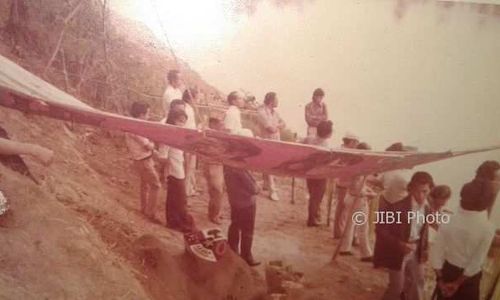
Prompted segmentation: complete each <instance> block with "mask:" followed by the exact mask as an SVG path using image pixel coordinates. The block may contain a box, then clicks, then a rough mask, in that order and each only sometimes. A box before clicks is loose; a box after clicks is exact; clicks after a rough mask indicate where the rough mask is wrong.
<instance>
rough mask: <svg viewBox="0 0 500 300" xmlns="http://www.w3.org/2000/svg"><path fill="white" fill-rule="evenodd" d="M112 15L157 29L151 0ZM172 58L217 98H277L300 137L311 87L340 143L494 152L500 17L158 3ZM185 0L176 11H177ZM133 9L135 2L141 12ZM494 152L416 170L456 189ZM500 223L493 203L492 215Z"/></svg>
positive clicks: (368, 5) (389, 5) (375, 7)
mask: <svg viewBox="0 0 500 300" xmlns="http://www.w3.org/2000/svg"><path fill="white" fill-rule="evenodd" d="M127 1H129V2H128V4H127V5H122V6H121V7H118V8H119V10H120V11H121V12H123V13H124V14H126V15H128V16H130V17H133V18H136V19H139V20H142V21H143V22H145V23H146V24H147V25H148V26H149V27H151V28H152V29H153V30H154V31H156V32H157V33H159V30H158V23H157V20H156V15H155V14H154V13H153V11H152V10H151V7H150V6H149V5H148V4H146V3H149V1H137V2H135V1H133V0H127ZM156 2H157V3H160V2H161V3H162V4H161V5H160V6H161V7H158V8H157V9H158V11H159V12H160V15H161V16H162V20H163V22H164V24H165V27H166V28H167V32H168V35H169V37H170V39H171V41H172V44H173V46H174V48H175V50H176V52H177V54H178V55H179V56H180V57H182V58H183V59H184V60H186V61H187V62H188V63H189V64H190V65H191V66H192V67H193V68H194V69H195V70H196V71H198V72H199V73H200V74H201V75H202V76H203V77H204V79H205V80H207V81H208V82H210V83H211V84H213V85H215V86H216V87H218V88H219V89H221V90H222V91H224V92H229V91H231V90H234V89H238V88H243V89H245V90H248V91H251V92H253V93H254V94H255V96H257V98H258V99H262V98H263V96H264V94H265V93H266V92H268V91H275V92H277V93H278V96H279V99H280V108H279V111H280V112H281V114H282V116H283V118H284V119H285V121H286V122H287V123H288V125H289V127H291V128H292V129H294V130H297V131H299V133H303V131H304V127H305V122H304V121H303V107H304V105H305V104H306V103H307V102H308V101H309V100H310V97H311V93H312V91H313V90H314V89H315V88H316V87H322V88H323V89H324V90H325V91H326V99H325V100H326V102H327V103H328V106H329V108H330V112H331V116H332V120H333V122H334V125H335V130H336V138H335V140H336V141H337V142H339V140H340V137H341V136H342V135H343V134H344V133H345V132H346V131H352V132H354V133H356V134H357V135H359V136H360V137H361V138H362V140H364V141H367V142H368V143H369V144H371V145H372V146H373V147H374V148H376V149H382V148H385V147H386V146H387V145H388V144H390V143H391V142H393V141H403V142H405V143H408V144H411V145H415V146H418V147H419V149H420V150H430V151H433V150H439V151H441V150H449V149H469V148H475V147H481V146H485V145H495V144H500V130H499V129H500V84H499V81H500V18H498V17H496V18H494V17H490V16H487V15H481V14H478V13H477V12H474V11H471V10H470V9H468V8H460V7H458V8H457V7H456V8H454V9H443V8H437V7H436V5H435V3H434V2H433V1H427V4H419V5H414V6H412V7H410V9H409V10H408V11H407V12H406V13H405V15H404V17H403V18H402V19H398V18H397V17H396V16H395V2H394V1H392V0H391V1H389V0H387V1H384V0H380V1H352V0H336V1H332V0H315V1H301V3H303V4H301V5H290V6H285V7H280V8H278V7H276V6H273V5H270V4H268V2H266V1H263V2H261V4H260V5H259V6H258V8H257V9H256V10H255V12H254V13H253V14H251V15H246V14H236V15H235V14H234V11H233V10H231V8H228V7H227V3H228V1H223V0H221V1H218V0H217V1H205V0H203V1H195V0H187V1H156ZM179 2H180V3H182V4H179ZM138 3H140V4H138ZM485 159H497V160H500V152H498V151H497V152H492V153H488V154H485V155H475V156H470V157H467V158H457V159H453V160H448V161H445V162H440V163H435V164H431V165H427V166H423V167H422V168H421V169H425V170H429V171H431V172H432V174H433V175H434V177H435V178H436V181H437V182H438V183H448V184H450V185H452V187H453V189H454V193H455V197H454V203H456V198H457V197H456V196H457V194H458V191H459V188H460V186H461V185H462V184H463V183H464V182H466V181H467V180H469V179H471V178H472V177H473V175H474V171H475V169H476V167H477V166H478V165H479V163H480V162H482V161H483V160H485ZM495 211H496V213H497V216H498V218H497V219H498V220H500V205H497V207H496V209H495Z"/></svg>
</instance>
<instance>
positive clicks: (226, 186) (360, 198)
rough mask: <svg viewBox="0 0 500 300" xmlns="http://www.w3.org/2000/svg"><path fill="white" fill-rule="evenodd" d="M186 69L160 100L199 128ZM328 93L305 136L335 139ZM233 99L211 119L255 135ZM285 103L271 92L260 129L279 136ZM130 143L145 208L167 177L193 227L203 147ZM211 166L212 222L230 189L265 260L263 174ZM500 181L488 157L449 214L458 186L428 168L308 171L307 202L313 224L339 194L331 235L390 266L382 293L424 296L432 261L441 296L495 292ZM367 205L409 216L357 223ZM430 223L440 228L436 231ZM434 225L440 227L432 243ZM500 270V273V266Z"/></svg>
mask: <svg viewBox="0 0 500 300" xmlns="http://www.w3.org/2000/svg"><path fill="white" fill-rule="evenodd" d="M180 76H181V74H180V72H179V71H177V70H172V71H170V72H169V73H168V76H167V81H168V84H167V88H166V89H165V93H164V96H163V99H162V105H163V109H164V112H165V118H164V120H162V122H166V123H167V124H171V125H175V126H181V127H186V128H191V129H196V128H198V127H199V125H197V114H196V107H195V104H196V102H197V96H198V92H197V90H195V89H185V88H184V86H183V84H182V80H181V78H180ZM324 97H325V92H324V91H323V90H322V89H320V88H318V89H316V90H314V92H313V94H312V99H311V102H309V103H308V104H307V105H306V106H305V121H306V124H307V137H306V138H304V139H302V140H301V141H300V142H302V143H306V144H310V145H316V146H322V147H326V148H330V147H331V144H330V140H331V137H332V134H333V123H332V122H331V121H330V120H329V114H328V108H327V105H326V103H325V102H324V101H323V100H324ZM227 102H228V108H227V110H226V111H225V116H224V118H223V119H218V118H209V119H208V128H210V129H212V130H218V131H223V132H228V133H231V134H236V135H243V136H254V133H253V132H252V131H251V130H249V129H247V128H244V127H243V125H242V118H241V109H242V108H243V107H244V106H245V100H244V95H243V94H242V93H240V92H237V91H234V92H231V93H229V95H228V96H227ZM278 104H279V102H278V96H277V94H276V93H275V92H269V93H267V94H266V95H265V97H264V101H263V105H262V106H260V107H258V108H257V120H258V123H259V132H257V133H256V135H257V136H259V137H261V138H264V139H273V140H280V132H281V130H282V129H283V128H285V123H284V121H283V120H282V119H281V117H280V116H279V114H278V112H277V110H276V108H277V107H278ZM130 113H131V115H132V116H133V117H135V118H141V119H148V113H149V107H148V105H147V104H145V103H140V102H137V103H134V104H133V105H132V107H131V111H130ZM127 145H128V148H129V150H130V153H131V158H132V160H133V162H134V165H135V167H136V170H137V173H138V174H139V176H140V179H141V193H140V195H141V211H142V212H143V213H144V215H146V216H147V217H149V218H151V219H153V220H154V219H155V212H156V205H157V200H156V198H157V197H158V192H159V190H160V186H161V185H162V184H165V185H166V187H167V198H166V213H165V215H166V224H167V226H168V227H170V228H173V229H177V230H181V231H183V232H188V231H192V230H195V228H196V227H195V222H194V219H193V217H192V216H191V215H190V214H189V212H188V208H187V207H188V201H187V199H188V197H192V196H196V195H198V193H199V192H200V190H199V188H198V186H197V182H196V177H195V171H196V165H197V158H196V155H194V154H190V153H184V152H183V151H182V150H179V149H176V148H173V147H170V146H166V145H155V144H154V143H152V142H151V141H149V140H148V139H146V138H144V137H140V136H137V135H134V134H127ZM341 147H342V148H347V149H359V150H370V149H371V148H370V146H369V145H368V144H367V143H365V142H360V140H359V138H358V137H357V136H356V135H354V134H352V133H348V134H346V135H345V136H344V138H343V144H342V145H341ZM412 150H415V149H414V148H412V147H408V146H405V145H403V144H402V143H394V144H393V145H391V146H389V147H388V148H387V149H386V151H398V152H403V151H412ZM157 164H158V165H160V172H158V171H157V170H158V168H157V167H156V165H157ZM203 173H204V175H205V178H206V180H207V183H208V193H209V198H210V200H209V207H208V217H209V219H210V221H211V222H213V223H215V224H221V206H222V199H223V197H224V196H223V195H224V190H226V191H227V195H228V200H229V205H230V209H231V224H230V226H229V231H228V243H229V245H230V247H231V248H232V250H233V251H235V252H236V253H238V254H239V255H240V256H241V257H242V258H243V259H244V260H245V261H246V262H247V263H248V264H249V265H250V266H256V265H259V262H257V261H256V260H255V259H254V257H253V255H252V251H251V249H252V240H253V234H254V227H255V217H256V199H257V195H258V194H259V193H260V190H261V189H260V187H259V185H258V184H257V183H256V180H255V179H254V177H253V176H252V174H251V173H250V172H249V171H248V170H244V169H237V168H232V167H229V166H223V165H221V164H219V163H216V162H212V161H208V160H205V161H203ZM263 179H264V184H263V187H262V190H264V191H267V192H268V193H269V194H268V195H269V199H271V200H272V201H279V199H280V193H279V189H278V186H277V184H276V182H275V177H274V176H271V175H267V174H263ZM499 182H500V164H499V163H498V162H497V161H486V162H484V163H482V164H481V165H480V166H479V168H478V169H477V173H476V177H475V178H474V179H473V180H472V181H471V182H469V183H467V184H465V185H464V186H463V188H462V190H461V193H460V199H461V200H460V208H459V210H458V211H457V212H456V213H451V212H450V211H446V210H445V208H444V207H445V205H446V202H447V201H448V199H449V198H450V197H451V190H450V188H449V187H448V186H446V185H437V186H436V185H435V183H434V179H433V178H432V176H431V175H430V174H429V173H427V172H415V173H414V174H412V173H410V172H409V171H408V170H395V171H390V172H385V173H383V174H373V175H370V176H363V177H358V178H353V179H350V180H346V179H343V180H336V181H333V180H329V179H307V190H308V196H309V200H308V201H309V206H308V218H307V223H306V225H307V226H309V227H317V226H321V224H322V221H321V213H320V212H321V203H322V200H323V198H327V197H328V196H330V195H331V194H332V193H333V194H334V196H335V197H334V198H335V199H336V203H335V213H334V226H333V233H332V234H333V238H335V239H340V251H339V254H340V255H342V256H350V255H353V252H352V249H353V245H357V246H359V249H360V253H361V260H362V261H363V262H373V263H374V266H375V267H377V268H384V269H386V270H387V272H388V278H389V284H388V287H387V290H386V291H385V293H384V295H383V298H382V299H385V300H391V299H394V300H396V299H407V300H420V299H424V285H425V276H424V275H425V274H424V265H425V263H426V262H427V261H428V260H429V261H430V263H431V266H432V268H433V269H434V270H435V273H436V289H435V292H434V295H433V297H436V299H456V300H459V299H487V298H485V297H482V298H480V294H481V293H487V292H484V291H485V290H486V289H487V288H486V287H484V285H485V283H483V287H482V288H481V289H480V286H481V276H482V266H483V264H484V263H485V261H486V259H487V253H488V250H490V248H491V247H493V246H495V245H496V246H499V245H498V244H500V235H499V233H498V232H497V233H496V234H495V226H494V225H493V224H492V223H491V220H489V219H490V216H491V209H492V207H493V206H494V202H495V199H496V195H497V193H498V190H499V186H500V184H499ZM359 213H362V214H364V215H366V216H373V215H376V216H377V218H378V217H380V216H395V215H397V216H400V217H401V218H400V219H398V222H392V223H391V222H378V221H373V220H372V218H370V220H372V221H373V222H370V223H368V222H364V223H363V224H355V223H354V222H353V221H352V220H353V216H354V215H356V214H359ZM439 213H441V214H447V215H448V216H450V218H449V220H450V222H449V223H446V224H438V223H437V222H434V223H432V222H426V220H428V219H429V218H427V216H429V215H436V214H439ZM409 216H421V218H410V217H409ZM375 223H376V224H375ZM371 228H374V231H375V243H374V247H372V241H371V239H370V232H371V230H370V229H371ZM431 228H432V230H434V231H437V233H435V232H430V230H431ZM430 233H434V237H433V238H432V239H433V243H432V245H431V243H430V239H431V238H429V235H430ZM499 265H500V263H499ZM498 269H500V267H499V268H498ZM496 272H497V273H499V274H500V270H497V271H496ZM495 274H496V273H495ZM492 276H493V277H494V276H496V275H492ZM490 285H492V284H490ZM493 285H494V284H493ZM490 289H491V288H490ZM497 293H499V294H500V291H497ZM491 299H493V298H491Z"/></svg>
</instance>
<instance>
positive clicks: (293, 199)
mask: <svg viewBox="0 0 500 300" xmlns="http://www.w3.org/2000/svg"><path fill="white" fill-rule="evenodd" d="M291 203H292V204H295V177H292V200H291Z"/></svg>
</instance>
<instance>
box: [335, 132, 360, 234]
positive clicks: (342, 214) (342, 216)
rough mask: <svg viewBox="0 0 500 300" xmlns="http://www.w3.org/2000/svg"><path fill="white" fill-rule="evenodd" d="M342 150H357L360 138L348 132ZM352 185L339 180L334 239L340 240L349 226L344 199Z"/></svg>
mask: <svg viewBox="0 0 500 300" xmlns="http://www.w3.org/2000/svg"><path fill="white" fill-rule="evenodd" d="M342 142H343V144H342V146H341V147H342V148H344V149H356V147H357V146H358V144H359V137H358V136H356V135H355V134H353V133H352V132H347V133H346V135H345V136H344V138H343V139H342ZM350 185H351V182H350V181H348V180H338V181H337V186H336V194H337V195H336V198H337V204H336V206H335V222H334V225H333V237H334V238H336V239H338V238H340V237H341V236H342V233H343V232H344V228H345V226H346V224H347V214H346V211H345V203H344V199H345V196H346V194H347V189H348V187H349V186H350Z"/></svg>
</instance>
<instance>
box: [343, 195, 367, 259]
mask: <svg viewBox="0 0 500 300" xmlns="http://www.w3.org/2000/svg"><path fill="white" fill-rule="evenodd" d="M354 201H356V197H354V196H352V195H350V194H347V195H346V196H345V199H344V203H345V208H344V209H345V211H346V214H347V213H348V211H350V209H351V206H352V205H353V204H354ZM354 213H358V214H359V213H363V214H365V216H366V220H367V221H366V222H365V223H364V224H361V225H355V224H354V222H351V220H348V222H347V227H346V229H345V230H346V231H345V237H344V239H343V240H342V245H341V246H340V251H351V250H352V241H353V240H354V234H355V233H356V236H357V237H358V240H359V247H360V251H361V257H369V256H372V255H373V252H372V247H371V245H370V238H369V235H370V224H368V214H369V207H368V201H367V200H366V199H365V198H362V199H360V200H359V203H358V206H357V207H354V210H353V214H354ZM349 218H352V216H349Z"/></svg>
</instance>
